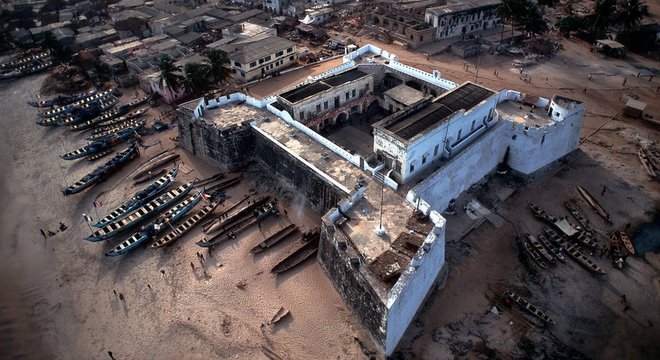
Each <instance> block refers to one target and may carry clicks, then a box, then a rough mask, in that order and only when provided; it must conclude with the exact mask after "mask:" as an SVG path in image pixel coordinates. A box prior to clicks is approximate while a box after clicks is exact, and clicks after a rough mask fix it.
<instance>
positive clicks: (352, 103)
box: [277, 69, 374, 131]
mask: <svg viewBox="0 0 660 360" xmlns="http://www.w3.org/2000/svg"><path fill="white" fill-rule="evenodd" d="M373 88H374V76H373V75H372V74H367V73H364V72H362V71H360V70H358V69H352V70H348V71H345V72H342V73H339V74H337V75H333V76H330V77H327V78H325V79H322V80H319V81H315V82H311V83H307V84H305V85H302V86H299V87H297V88H295V89H292V90H289V91H286V92H284V93H282V94H280V95H278V96H277V104H278V106H279V107H280V108H282V109H284V110H286V111H287V112H288V113H289V114H291V116H292V117H293V118H294V119H295V120H297V121H299V122H301V123H303V124H305V125H307V127H309V128H312V129H314V130H316V131H320V130H321V129H323V128H324V127H326V126H327V125H335V124H336V123H338V122H342V121H345V120H348V118H349V116H350V115H351V114H354V113H362V112H364V111H365V110H366V107H367V106H368V103H369V101H370V100H371V98H372V97H371V94H372V92H373Z"/></svg>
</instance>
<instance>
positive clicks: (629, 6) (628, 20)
mask: <svg viewBox="0 0 660 360" xmlns="http://www.w3.org/2000/svg"><path fill="white" fill-rule="evenodd" d="M643 16H644V10H643V9H642V4H641V3H640V2H639V0H627V1H626V2H624V3H623V4H620V5H619V9H618V10H617V12H616V22H617V23H618V24H621V25H623V29H624V30H625V31H630V30H634V29H635V28H637V26H638V25H639V21H640V20H641V19H642V17H643Z"/></svg>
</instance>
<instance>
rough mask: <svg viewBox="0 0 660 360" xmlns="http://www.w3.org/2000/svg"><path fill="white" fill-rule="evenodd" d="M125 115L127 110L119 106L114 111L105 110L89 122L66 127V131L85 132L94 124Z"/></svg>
mask: <svg viewBox="0 0 660 360" xmlns="http://www.w3.org/2000/svg"><path fill="white" fill-rule="evenodd" d="M126 113H128V108H125V107H124V106H120V107H118V108H116V109H111V110H106V111H104V112H102V113H100V114H99V115H97V116H96V117H94V118H92V119H90V120H87V121H84V122H81V123H79V124H75V125H71V126H69V127H67V130H69V131H82V130H87V129H90V128H92V127H94V126H95V125H96V124H98V123H100V122H102V121H105V120H111V119H114V118H116V117H119V116H122V115H124V114H126Z"/></svg>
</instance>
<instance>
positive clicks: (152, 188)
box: [92, 166, 179, 228]
mask: <svg viewBox="0 0 660 360" xmlns="http://www.w3.org/2000/svg"><path fill="white" fill-rule="evenodd" d="M178 174H179V167H178V166H175V167H174V169H172V170H170V171H169V172H168V173H167V174H165V175H163V176H162V177H161V178H159V179H158V180H156V181H154V182H153V183H151V184H150V185H149V186H147V187H145V188H144V189H142V190H140V191H138V192H136V193H135V194H134V195H133V196H132V197H131V198H130V199H128V200H127V201H125V202H124V203H123V204H121V205H119V206H118V207H117V208H115V209H113V210H112V211H110V212H109V213H108V214H107V215H106V216H105V217H103V218H102V219H101V220H99V221H98V222H97V223H96V224H94V225H92V226H94V227H97V228H102V227H104V226H107V225H108V224H111V223H113V222H115V221H117V220H119V219H121V218H123V217H124V216H126V215H128V214H130V213H131V211H133V210H135V209H137V208H139V207H140V206H142V205H144V204H145V203H146V202H148V201H150V200H151V199H153V198H154V197H155V196H156V195H158V193H160V192H161V191H163V190H164V189H165V188H166V187H167V186H169V185H170V184H171V183H172V181H174V178H176V176H177V175H178Z"/></svg>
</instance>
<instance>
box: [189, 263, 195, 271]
mask: <svg viewBox="0 0 660 360" xmlns="http://www.w3.org/2000/svg"><path fill="white" fill-rule="evenodd" d="M190 267H191V268H192V270H193V271H195V264H193V262H192V261H191V262H190Z"/></svg>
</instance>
